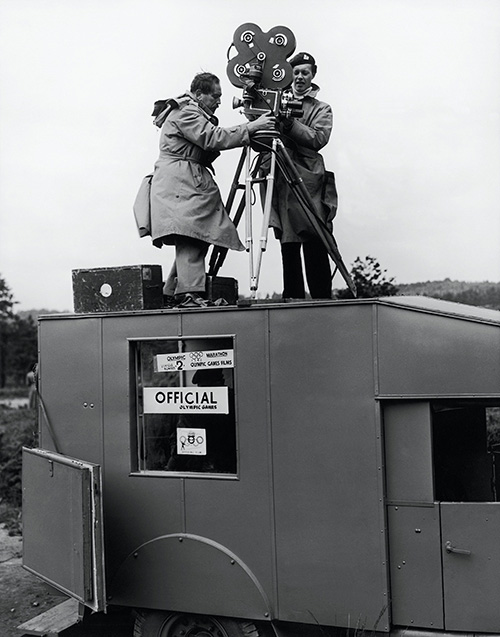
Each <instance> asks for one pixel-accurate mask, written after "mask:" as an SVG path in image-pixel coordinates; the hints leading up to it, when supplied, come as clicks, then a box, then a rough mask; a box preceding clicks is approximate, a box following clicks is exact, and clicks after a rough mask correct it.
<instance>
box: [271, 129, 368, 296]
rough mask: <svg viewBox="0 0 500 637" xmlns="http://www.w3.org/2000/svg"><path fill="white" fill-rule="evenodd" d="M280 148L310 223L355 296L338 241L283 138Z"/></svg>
mask: <svg viewBox="0 0 500 637" xmlns="http://www.w3.org/2000/svg"><path fill="white" fill-rule="evenodd" d="M278 148H279V152H280V154H281V156H282V159H283V161H284V164H285V166H286V168H287V169H288V170H289V172H290V175H291V176H292V178H291V179H289V182H290V186H291V188H292V190H293V192H294V194H295V196H296V197H297V199H298V200H299V203H300V204H301V206H302V208H303V210H304V213H305V215H306V217H307V219H308V221H309V223H310V224H311V225H312V227H313V228H314V230H315V231H316V233H317V234H318V236H319V238H320V239H321V241H322V242H323V244H324V246H325V247H326V249H327V251H328V254H329V255H330V258H331V259H332V261H333V262H334V263H335V265H336V266H337V268H338V270H339V272H340V274H341V275H342V277H343V279H344V281H345V282H346V283H347V286H348V288H349V289H350V290H351V292H352V294H353V296H354V297H355V296H356V286H355V285H354V282H353V280H352V279H351V275H350V274H349V271H348V270H347V268H346V266H345V264H344V262H343V260H342V256H341V254H340V252H339V249H338V247H337V242H336V241H335V238H334V237H333V235H332V234H331V233H330V232H328V230H327V229H326V228H325V227H324V226H323V225H322V223H321V222H320V216H319V214H318V212H317V209H316V205H315V203H314V201H313V199H312V197H311V195H310V194H309V192H308V190H307V188H306V187H305V185H304V181H303V179H302V177H301V176H300V175H299V173H298V171H297V169H296V167H295V165H294V163H293V162H292V160H291V159H290V155H289V154H288V152H287V151H286V149H285V147H284V145H283V142H281V140H279V143H278Z"/></svg>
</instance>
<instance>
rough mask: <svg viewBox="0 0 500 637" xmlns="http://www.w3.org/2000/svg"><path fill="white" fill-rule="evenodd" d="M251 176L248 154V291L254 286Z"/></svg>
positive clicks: (246, 207)
mask: <svg viewBox="0 0 500 637" xmlns="http://www.w3.org/2000/svg"><path fill="white" fill-rule="evenodd" d="M252 183H253V179H252V175H251V174H250V153H248V155H247V170H246V178H245V228H246V237H245V247H246V250H247V252H248V265H249V271H250V289H251V290H252V289H253V285H254V267H253V228H252Z"/></svg>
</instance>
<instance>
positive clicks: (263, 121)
mask: <svg viewBox="0 0 500 637" xmlns="http://www.w3.org/2000/svg"><path fill="white" fill-rule="evenodd" d="M275 127H276V117H275V116H274V115H272V114H270V113H266V114H265V115H261V116H260V117H258V118H257V119H254V120H253V121H251V122H248V132H249V133H250V135H252V133H255V132H256V131H258V130H274V129H275Z"/></svg>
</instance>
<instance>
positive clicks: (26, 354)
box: [0, 276, 38, 388]
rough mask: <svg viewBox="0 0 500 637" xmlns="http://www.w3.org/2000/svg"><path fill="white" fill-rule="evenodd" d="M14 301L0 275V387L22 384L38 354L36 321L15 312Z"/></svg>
mask: <svg viewBox="0 0 500 637" xmlns="http://www.w3.org/2000/svg"><path fill="white" fill-rule="evenodd" d="M16 303H17V301H15V300H14V296H13V294H12V292H11V290H10V288H9V286H8V285H7V282H6V281H5V279H4V278H3V277H2V276H0V388H1V387H5V386H6V385H12V386H19V385H24V384H25V382H26V374H27V373H28V372H29V371H30V370H31V369H32V368H33V365H34V364H35V363H36V361H37V357H38V338H37V326H36V323H35V321H34V320H33V318H32V317H31V316H26V317H21V316H19V315H18V314H16V313H15V312H14V306H15V304H16Z"/></svg>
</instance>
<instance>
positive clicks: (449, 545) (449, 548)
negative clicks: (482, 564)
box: [444, 540, 471, 555]
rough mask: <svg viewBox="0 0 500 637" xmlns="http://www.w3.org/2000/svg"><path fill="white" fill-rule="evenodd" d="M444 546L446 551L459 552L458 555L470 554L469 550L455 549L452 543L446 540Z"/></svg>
mask: <svg viewBox="0 0 500 637" xmlns="http://www.w3.org/2000/svg"><path fill="white" fill-rule="evenodd" d="M444 548H445V550H446V552H447V553H459V554H460V555H470V554H471V552H470V551H468V550H467V549H457V548H456V547H455V546H453V544H452V543H451V542H450V540H448V541H447V542H445V545H444Z"/></svg>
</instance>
